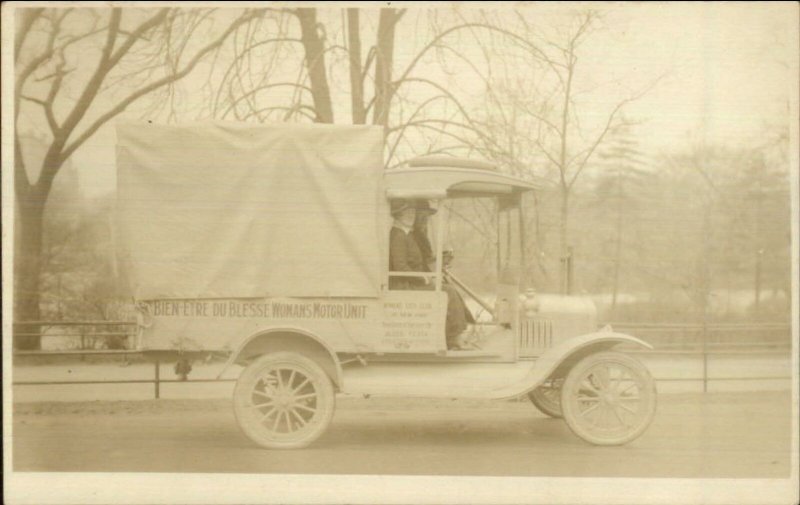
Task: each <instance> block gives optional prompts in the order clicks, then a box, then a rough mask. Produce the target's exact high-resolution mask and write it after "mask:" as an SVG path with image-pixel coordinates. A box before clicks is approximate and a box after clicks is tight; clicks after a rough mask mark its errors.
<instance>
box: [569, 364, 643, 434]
mask: <svg viewBox="0 0 800 505" xmlns="http://www.w3.org/2000/svg"><path fill="white" fill-rule="evenodd" d="M561 410H562V413H563V415H564V420H565V421H566V422H567V425H568V426H569V427H570V429H571V430H572V431H573V432H574V433H575V434H576V435H578V436H579V437H580V438H582V439H584V440H586V441H587V442H590V443H592V444H597V445H620V444H625V443H628V442H630V441H631V440H634V439H635V438H637V437H639V436H640V435H641V434H642V433H644V431H645V430H646V429H647V427H648V426H649V425H650V423H651V422H652V420H653V417H654V416H655V411H656V388H655V381H654V380H653V378H652V376H651V375H650V372H648V370H647V369H646V368H645V367H644V365H642V364H641V363H640V362H639V361H637V360H636V359H634V358H632V357H630V356H627V355H625V354H621V353H618V352H601V353H597V354H592V355H590V356H588V357H586V358H584V359H583V360H581V361H579V362H578V363H577V364H576V365H575V366H574V367H573V368H572V370H570V371H569V373H568V374H567V377H566V379H565V380H564V385H563V386H562V390H561Z"/></svg>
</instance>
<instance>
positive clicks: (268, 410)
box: [233, 352, 335, 449]
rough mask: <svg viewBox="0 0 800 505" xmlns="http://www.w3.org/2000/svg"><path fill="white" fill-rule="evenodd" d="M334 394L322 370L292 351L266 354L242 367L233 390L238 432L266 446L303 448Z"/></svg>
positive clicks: (326, 415)
mask: <svg viewBox="0 0 800 505" xmlns="http://www.w3.org/2000/svg"><path fill="white" fill-rule="evenodd" d="M334 405H335V395H334V391H333V386H332V385H331V380H330V378H328V375H327V374H326V373H325V371H324V370H323V369H322V368H321V367H320V366H319V365H317V363H315V362H314V361H312V360H311V359H309V358H307V357H305V356H303V355H301V354H298V353H293V352H276V353H272V354H266V355H264V356H261V357H260V358H258V359H256V360H255V361H253V362H252V363H251V364H250V365H248V366H247V368H245V370H244V371H243V372H242V374H241V376H239V380H238V381H237V382H236V388H235V390H234V393H233V408H234V413H235V414H236V420H237V422H238V423H239V426H240V427H241V429H242V431H243V432H244V433H245V435H247V436H248V438H250V440H252V441H253V442H255V443H256V444H258V445H260V446H262V447H266V448H269V449H297V448H301V447H306V446H307V445H309V444H310V443H312V442H313V441H314V440H316V439H317V438H318V437H319V436H320V435H322V433H324V432H325V430H326V429H327V427H328V425H329V424H330V421H331V418H332V417H333V410H334Z"/></svg>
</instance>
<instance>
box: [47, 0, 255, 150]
mask: <svg viewBox="0 0 800 505" xmlns="http://www.w3.org/2000/svg"><path fill="white" fill-rule="evenodd" d="M261 12H262V11H260V10H257V11H253V12H250V13H248V14H245V15H242V16H241V17H240V18H239V19H237V20H236V21H234V22H233V23H231V25H230V26H229V27H228V28H227V29H226V30H225V32H223V34H222V35H220V36H219V37H218V38H217V39H216V40H214V41H213V42H211V43H209V44H208V45H206V46H205V47H203V48H202V49H200V50H199V51H198V52H197V53H196V54H195V56H194V58H192V59H191V60H190V61H189V62H188V63H187V64H186V66H185V67H184V68H183V69H182V70H180V71H179V72H177V73H175V74H172V75H168V76H166V77H163V78H161V79H159V80H157V81H155V82H153V83H151V84H149V85H147V86H144V87H142V88H140V89H139V90H137V91H134V92H133V93H131V94H130V95H128V96H127V97H126V98H124V99H123V100H122V101H121V102H119V103H118V104H117V105H116V106H114V107H112V108H111V109H110V110H109V111H108V112H106V113H105V114H102V115H101V116H100V117H98V118H97V119H96V120H95V121H94V122H93V123H92V124H91V125H90V126H89V127H88V128H87V129H86V130H85V131H84V132H83V133H82V134H81V135H80V136H79V137H78V138H76V139H75V140H74V141H73V142H72V143H70V144H69V146H67V147H66V148H65V149H64V151H63V154H62V156H63V158H64V159H66V158H68V157H69V156H70V155H71V154H72V153H73V152H74V151H75V149H77V148H78V147H80V146H81V145H82V144H83V143H84V142H85V141H86V139H88V138H89V137H91V136H92V135H94V133H95V132H96V131H97V130H98V129H99V128H100V127H101V126H102V125H104V124H105V123H106V122H107V121H109V120H110V119H111V118H113V117H115V116H116V115H117V114H119V113H121V112H122V111H124V110H125V109H126V108H127V107H128V106H129V105H130V104H131V103H133V102H134V101H136V100H138V99H139V98H141V97H142V96H144V95H146V94H148V93H151V92H153V91H155V90H156V89H158V88H160V87H162V86H164V85H166V84H169V83H171V82H175V81H177V80H180V79H182V78H183V77H185V76H186V75H188V74H189V73H190V72H191V71H192V70H194V67H195V66H196V65H197V64H198V63H199V62H200V60H202V59H203V57H204V56H205V55H206V54H208V53H209V52H211V51H213V50H214V49H216V48H218V47H219V46H221V45H222V43H223V42H224V41H225V40H226V39H227V38H228V36H229V35H230V34H231V33H232V32H233V31H235V30H236V29H238V28H239V27H240V26H241V25H243V24H244V23H247V22H249V21H250V20H252V19H254V18H256V17H258V16H260V15H261Z"/></svg>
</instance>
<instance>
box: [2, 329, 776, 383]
mask: <svg viewBox="0 0 800 505" xmlns="http://www.w3.org/2000/svg"><path fill="white" fill-rule="evenodd" d="M26 325H27V326H28V327H36V326H38V327H46V328H52V327H58V326H64V327H91V326H94V327H95V328H96V327H105V326H123V327H128V328H129V331H128V332H125V333H122V334H124V335H126V336H128V337H131V336H133V333H132V332H131V331H130V330H135V328H136V323H132V322H127V321H69V322H53V321H33V322H26V323H15V329H16V328H17V327H25V326H26ZM612 326H613V327H614V329H615V330H618V331H623V332H626V333H633V334H635V335H638V336H644V338H645V340H647V335H645V333H647V332H648V331H649V332H662V334H663V332H682V333H683V334H684V335H688V334H693V333H694V334H697V335H699V337H700V338H691V339H689V338H687V339H686V341H684V342H670V343H662V344H660V345H659V346H658V347H656V348H655V349H639V348H627V349H626V352H630V353H637V354H662V355H663V354H667V355H684V356H686V355H694V356H702V359H703V373H702V376H700V377H665V378H656V380H657V381H684V382H685V381H694V382H698V381H702V382H703V392H707V391H708V382H709V381H735V380H736V381H750V380H789V379H791V377H790V376H779V375H775V376H759V377H709V375H708V358H709V356H714V355H754V354H758V355H786V354H788V353H789V352H790V351H791V328H790V326H789V325H787V324H762V325H755V324H748V325H733V324H715V325H686V324H635V323H617V324H613V325H612ZM720 331H737V332H745V331H751V332H752V331H757V332H759V333H762V334H763V333H764V332H769V333H771V334H772V335H773V336H774V335H777V336H778V338H772V339H767V340H761V341H732V342H724V341H716V342H709V341H708V340H709V339H708V337H709V335H711V334H712V333H714V332H720ZM31 333H33V332H31ZM117 334H118V333H116V332H110V333H109V332H105V333H99V334H98V333H88V334H87V335H90V336H107V335H117ZM34 335H35V333H34ZM42 336H46V335H42ZM50 336H64V335H60V334H59V335H50ZM76 336H82V335H81V334H80V333H78V334H77V335H76ZM93 355H106V356H124V357H126V358H127V356H131V355H139V356H141V355H142V353H141V352H140V351H135V350H110V349H80V350H66V351H64V350H57V351H15V352H14V356H15V357H22V356H27V357H35V358H43V357H48V356H80V357H83V356H93ZM153 365H154V375H153V378H152V379H125V380H102V381H94V380H90V381H14V382H12V385H13V386H44V385H78V384H153V387H154V397H155V398H160V396H161V384H165V383H203V382H206V383H207V382H235V379H185V380H183V379H163V378H161V368H160V367H161V362H160V361H159V360H156V361H155V362H154V363H153Z"/></svg>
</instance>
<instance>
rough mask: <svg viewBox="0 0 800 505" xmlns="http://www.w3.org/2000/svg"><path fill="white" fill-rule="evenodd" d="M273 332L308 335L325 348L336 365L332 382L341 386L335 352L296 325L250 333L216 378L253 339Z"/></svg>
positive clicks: (340, 376) (340, 369) (340, 372)
mask: <svg viewBox="0 0 800 505" xmlns="http://www.w3.org/2000/svg"><path fill="white" fill-rule="evenodd" d="M273 333H297V334H300V335H303V336H304V337H308V338H309V339H311V340H313V341H314V342H316V343H317V344H319V345H320V346H321V347H322V348H323V349H325V350H326V351H327V353H328V355H329V356H330V358H331V360H332V361H333V364H334V366H335V367H336V368H335V369H336V376H335V377H331V379H333V382H334V384H336V385H337V386H339V387H341V383H342V365H341V363H339V359H338V358H337V356H336V352H334V350H333V349H332V348H331V346H329V345H328V344H326V343H325V342H324V341H323V340H322V339H320V338H319V337H317V336H316V335H314V334H313V333H311V332H310V331H308V330H306V329H305V328H300V327H297V326H279V327H272V328H262V329H260V330H258V331H256V332H255V333H253V334H251V335H250V336H248V337H247V338H245V339H243V340H242V341H241V342H239V345H238V346H237V347H236V349H235V350H234V351H233V352H232V353H231V355H230V356H229V357H228V360H227V361H226V362H225V365H224V366H223V367H222V370H221V371H220V373H219V374H218V375H217V379H220V378H222V375H223V374H224V373H225V372H226V371H228V369H229V368H230V367H231V365H233V364H234V363H235V362H236V359H237V358H238V357H239V354H241V352H242V350H244V348H245V347H247V345H248V344H249V343H250V342H252V341H253V340H255V339H257V338H261V337H265V336H268V335H270V334H273Z"/></svg>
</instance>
